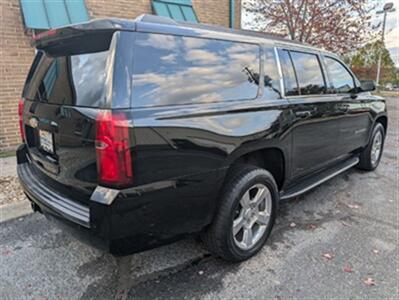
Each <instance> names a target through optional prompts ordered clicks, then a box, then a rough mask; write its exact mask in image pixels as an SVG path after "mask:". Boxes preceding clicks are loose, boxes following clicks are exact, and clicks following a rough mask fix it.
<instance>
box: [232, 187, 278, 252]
mask: <svg viewBox="0 0 399 300" xmlns="http://www.w3.org/2000/svg"><path fill="white" fill-rule="evenodd" d="M271 212H272V196H271V193H270V191H269V189H268V188H267V187H266V186H265V185H264V184H255V185H254V186H252V187H251V188H249V189H248V190H247V191H246V192H245V193H244V195H243V196H242V198H241V200H240V202H239V205H238V208H237V210H236V211H235V216H234V220H233V225H232V231H233V238H234V243H235V244H236V245H237V246H238V247H239V248H240V249H243V250H248V249H251V248H252V247H253V246H254V245H255V244H256V243H257V242H258V241H259V240H260V239H261V238H262V236H263V235H264V233H265V232H266V228H267V225H268V224H269V221H270V215H271Z"/></svg>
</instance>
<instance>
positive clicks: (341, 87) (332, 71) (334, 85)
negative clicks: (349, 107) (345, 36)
mask: <svg viewBox="0 0 399 300" xmlns="http://www.w3.org/2000/svg"><path fill="white" fill-rule="evenodd" d="M324 62H325V64H326V68H327V72H328V77H329V80H330V84H331V89H332V90H333V91H334V92H335V93H349V92H351V91H352V90H353V89H354V88H355V83H354V80H353V77H352V75H351V74H350V73H349V72H348V70H347V69H346V68H345V67H344V66H343V65H342V64H341V63H340V62H339V61H337V60H335V59H333V58H330V57H325V59H324Z"/></svg>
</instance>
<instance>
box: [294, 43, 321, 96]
mask: <svg viewBox="0 0 399 300" xmlns="http://www.w3.org/2000/svg"><path fill="white" fill-rule="evenodd" d="M290 53H291V58H292V61H293V63H294V67H295V72H296V75H297V78H298V84H299V90H300V94H301V95H319V94H324V93H325V92H326V87H325V83H324V77H323V72H322V71H321V66H320V62H319V59H318V57H317V55H315V54H310V53H303V52H296V51H291V52H290Z"/></svg>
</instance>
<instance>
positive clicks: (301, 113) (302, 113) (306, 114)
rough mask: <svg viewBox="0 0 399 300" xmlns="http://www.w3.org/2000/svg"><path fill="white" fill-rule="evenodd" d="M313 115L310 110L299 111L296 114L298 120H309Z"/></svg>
mask: <svg viewBox="0 0 399 300" xmlns="http://www.w3.org/2000/svg"><path fill="white" fill-rule="evenodd" d="M311 115H312V113H311V112H310V111H308V110H304V111H297V112H295V116H297V117H298V118H302V119H304V118H308V117H310V116H311Z"/></svg>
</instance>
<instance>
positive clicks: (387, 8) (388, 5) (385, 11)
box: [375, 2, 395, 87]
mask: <svg viewBox="0 0 399 300" xmlns="http://www.w3.org/2000/svg"><path fill="white" fill-rule="evenodd" d="M394 11H395V9H394V8H393V3H392V2H388V3H385V5H384V8H383V10H381V11H378V12H377V14H384V20H383V21H382V37H381V41H382V43H381V47H384V39H385V24H386V21H387V14H388V13H389V12H394ZM382 50H383V49H382V48H381V49H380V51H379V52H380V53H379V55H378V64H377V78H376V80H375V82H376V86H377V87H378V86H379V84H380V76H381V61H382V52H383V51H382Z"/></svg>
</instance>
